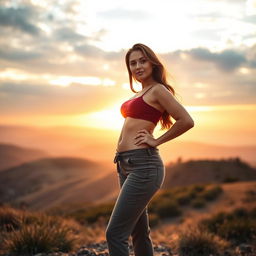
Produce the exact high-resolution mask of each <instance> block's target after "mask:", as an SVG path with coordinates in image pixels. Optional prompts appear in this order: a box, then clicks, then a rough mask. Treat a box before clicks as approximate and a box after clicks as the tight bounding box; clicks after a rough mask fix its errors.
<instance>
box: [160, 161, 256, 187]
mask: <svg viewBox="0 0 256 256" xmlns="http://www.w3.org/2000/svg"><path fill="white" fill-rule="evenodd" d="M252 180H256V168H253V167H251V166H250V165H248V164H247V163H246V162H244V161H241V160H240V158H231V159H222V160H208V159H206V160H190V161H186V162H181V163H176V164H173V165H169V166H167V167H166V177H165V182H164V184H163V188H168V187H173V186H185V185H190V184H208V183H224V182H232V181H252Z"/></svg>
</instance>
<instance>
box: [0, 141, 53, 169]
mask: <svg viewBox="0 0 256 256" xmlns="http://www.w3.org/2000/svg"><path fill="white" fill-rule="evenodd" d="M46 156H49V154H48V153H47V152H45V151H42V150H39V149H35V148H26V147H20V146H17V145H14V144H7V143H0V171H1V170H4V169H7V168H10V167H14V166H17V165H20V164H22V163H26V162H30V161H33V160H36V159H40V158H43V157H46Z"/></svg>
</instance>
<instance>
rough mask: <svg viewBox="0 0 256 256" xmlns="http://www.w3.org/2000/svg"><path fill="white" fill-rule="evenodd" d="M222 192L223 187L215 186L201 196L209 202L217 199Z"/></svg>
mask: <svg viewBox="0 0 256 256" xmlns="http://www.w3.org/2000/svg"><path fill="white" fill-rule="evenodd" d="M222 192H223V190H222V188H221V186H214V187H212V188H209V189H207V190H205V191H203V192H202V193H200V196H201V197H203V198H204V199H205V200H207V201H212V200H214V199H216V198H217V197H218V196H219V195H220V194H221V193H222Z"/></svg>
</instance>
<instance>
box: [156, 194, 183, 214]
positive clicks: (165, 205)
mask: <svg viewBox="0 0 256 256" xmlns="http://www.w3.org/2000/svg"><path fill="white" fill-rule="evenodd" d="M155 212H156V213H157V214H158V215H159V217H161V218H170V217H177V216H180V215H181V213H182V212H181V209H180V208H179V205H178V204H177V202H176V201H174V200H172V199H168V198H166V199H163V200H161V201H160V202H159V203H158V204H157V205H156V207H155Z"/></svg>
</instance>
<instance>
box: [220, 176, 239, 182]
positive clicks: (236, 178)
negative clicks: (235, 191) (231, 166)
mask: <svg viewBox="0 0 256 256" xmlns="http://www.w3.org/2000/svg"><path fill="white" fill-rule="evenodd" d="M237 181H239V178H238V177H232V176H227V177H225V178H224V179H223V182H224V183H232V182H237Z"/></svg>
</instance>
